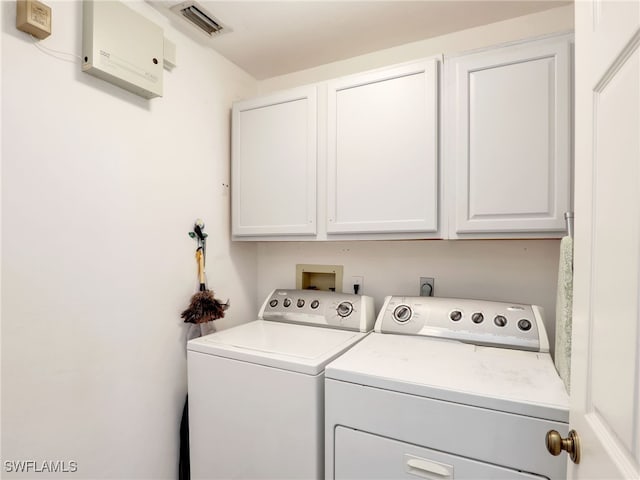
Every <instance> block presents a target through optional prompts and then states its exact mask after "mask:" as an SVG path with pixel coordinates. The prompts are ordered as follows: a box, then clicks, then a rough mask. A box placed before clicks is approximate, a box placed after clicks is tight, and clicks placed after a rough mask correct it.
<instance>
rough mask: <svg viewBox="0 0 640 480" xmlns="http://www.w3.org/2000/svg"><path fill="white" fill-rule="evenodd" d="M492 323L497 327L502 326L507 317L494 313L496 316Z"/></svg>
mask: <svg viewBox="0 0 640 480" xmlns="http://www.w3.org/2000/svg"><path fill="white" fill-rule="evenodd" d="M493 323H495V324H496V325H497V326H498V327H504V326H505V325H506V324H507V318H506V317H505V316H504V315H496V318H494V319H493Z"/></svg>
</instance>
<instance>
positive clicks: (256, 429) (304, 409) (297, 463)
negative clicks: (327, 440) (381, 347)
mask: <svg viewBox="0 0 640 480" xmlns="http://www.w3.org/2000/svg"><path fill="white" fill-rule="evenodd" d="M374 322H375V313H374V310H373V299H372V298H371V297H366V296H362V295H350V294H340V293H333V292H322V291H313V290H286V289H283V290H274V291H273V292H272V293H271V294H270V295H269V296H268V297H267V299H266V301H265V302H264V305H263V306H262V308H261V309H260V313H259V314H258V320H255V321H252V322H249V323H246V324H243V325H240V326H237V327H233V328H230V329H227V330H222V331H220V332H216V333H213V334H211V335H207V336H205V337H201V338H197V339H194V340H191V341H190V342H188V344H187V366H188V390H189V446H190V461H191V478H193V479H234V478H237V479H258V478H265V479H266V478H272V479H285V478H296V479H318V478H322V476H323V470H324V468H323V467H324V367H325V365H326V364H327V363H329V362H330V361H331V360H334V359H335V358H336V357H338V356H339V355H340V354H342V353H343V352H345V351H346V350H348V349H349V348H351V347H352V346H353V345H355V344H356V343H358V342H360V341H361V340H362V339H363V338H364V337H365V336H366V335H367V333H366V332H369V331H370V330H372V328H373V325H374Z"/></svg>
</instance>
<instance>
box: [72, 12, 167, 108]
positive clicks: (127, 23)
mask: <svg viewBox="0 0 640 480" xmlns="http://www.w3.org/2000/svg"><path fill="white" fill-rule="evenodd" d="M163 58H164V33H163V31H162V28H160V27H159V26H158V25H156V24H155V23H153V22H152V21H150V20H148V19H146V18H145V17H143V16H142V15H140V14H139V13H137V12H134V11H133V10H131V9H130V8H129V7H127V6H126V5H124V4H123V3H121V2H103V1H95V0H87V1H85V2H83V4H82V71H83V72H86V73H88V74H90V75H93V76H95V77H98V78H101V79H102V80H106V81H107V82H111V83H113V84H115V85H117V86H119V87H121V88H124V89H125V90H129V91H130V92H133V93H135V94H136V95H140V96H141V97H144V98H154V97H161V96H162V75H163V63H164V61H163Z"/></svg>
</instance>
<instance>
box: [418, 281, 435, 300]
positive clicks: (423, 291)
mask: <svg viewBox="0 0 640 480" xmlns="http://www.w3.org/2000/svg"><path fill="white" fill-rule="evenodd" d="M435 283H436V280H435V278H433V277H420V287H419V288H420V290H419V291H420V296H421V297H433V290H434V288H435Z"/></svg>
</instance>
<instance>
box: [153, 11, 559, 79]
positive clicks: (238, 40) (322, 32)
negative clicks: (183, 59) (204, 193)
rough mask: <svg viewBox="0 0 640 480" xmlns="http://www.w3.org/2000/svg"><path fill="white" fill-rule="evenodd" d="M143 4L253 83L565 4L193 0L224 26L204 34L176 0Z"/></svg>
mask: <svg viewBox="0 0 640 480" xmlns="http://www.w3.org/2000/svg"><path fill="white" fill-rule="evenodd" d="M148 1H149V3H151V4H152V5H153V6H154V7H156V8H157V9H158V10H160V11H162V12H163V13H165V14H166V15H167V17H169V19H170V20H171V22H172V24H173V25H174V26H176V28H179V29H180V30H182V31H184V32H187V33H189V34H190V36H191V37H192V38H194V39H196V40H198V41H200V42H202V43H204V44H206V45H208V46H210V47H211V48H212V49H214V50H216V51H217V52H219V53H220V54H221V55H223V56H225V57H226V58H227V59H229V60H230V61H232V62H233V63H235V64H236V65H238V66H239V67H241V68H242V69H243V70H245V71H247V72H248V73H250V74H251V75H252V76H253V77H255V78H256V79H258V80H262V79H265V78H270V77H274V76H278V75H283V74H286V73H291V72H295V71H298V70H304V69H307V68H311V67H315V66H318V65H323V64H325V63H331V62H335V61H338V60H343V59H346V58H350V57H354V56H357V55H362V54H365V53H369V52H373V51H376V50H382V49H385V48H390V47H394V46H397V45H402V44H404V43H409V42H413V41H417V40H422V39H425V38H430V37H436V36H439V35H443V34H446V33H449V32H454V31H457V30H463V29H466V28H471V27H474V26H478V25H484V24H487V23H493V22H498V21H501V20H505V19H508V18H514V17H519V16H522V15H527V14H530V13H534V12H539V11H542V10H548V9H550V8H555V7H558V6H561V5H566V4H569V3H571V1H565V0H542V1H528V0H499V1H484V0H471V1H463V0H439V1H436V0H428V1H427V0H423V1H415V0H414V1H399V0H396V1H360V0H352V1H332V0H325V1H306V0H298V1H292V0H290V1H244V0H236V1H211V0H196V1H197V3H198V4H199V5H200V7H201V8H203V9H204V10H205V11H207V13H208V14H210V15H211V16H213V17H214V18H215V19H216V20H218V22H219V23H222V24H223V25H225V26H226V27H227V29H228V30H230V31H228V32H227V33H222V34H219V35H217V36H215V37H213V38H211V37H208V36H207V35H206V34H204V33H203V32H201V31H199V30H198V29H197V28H195V27H193V26H192V25H191V24H190V23H189V22H187V21H185V20H184V19H183V18H182V17H181V16H179V15H178V14H176V13H173V12H172V11H170V10H169V7H171V6H173V5H175V4H177V3H180V2H179V1H178V0H175V1H153V0H148Z"/></svg>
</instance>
